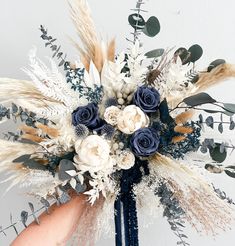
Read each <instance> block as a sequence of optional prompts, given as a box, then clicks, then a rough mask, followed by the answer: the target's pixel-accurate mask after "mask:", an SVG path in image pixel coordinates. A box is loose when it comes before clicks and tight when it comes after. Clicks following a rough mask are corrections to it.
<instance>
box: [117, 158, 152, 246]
mask: <svg viewBox="0 0 235 246" xmlns="http://www.w3.org/2000/svg"><path fill="white" fill-rule="evenodd" d="M145 175H149V169H148V161H146V160H140V159H137V158H136V160H135V165H134V166H133V167H132V168H130V169H128V170H124V171H123V173H122V176H121V180H120V188H121V189H120V194H119V195H118V197H117V199H116V201H115V204H114V211H115V241H116V246H122V245H123V239H122V238H123V235H122V223H123V225H124V226H123V227H124V241H125V246H138V245H139V238H138V217H137V208H136V197H135V194H134V192H133V187H134V185H136V184H139V183H140V182H141V180H142V178H143V176H145ZM122 215H123V216H122ZM122 218H123V221H122Z"/></svg>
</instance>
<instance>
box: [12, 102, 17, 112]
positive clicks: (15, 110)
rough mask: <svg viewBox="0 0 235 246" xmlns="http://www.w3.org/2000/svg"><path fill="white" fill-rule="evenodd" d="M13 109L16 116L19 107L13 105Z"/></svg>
mask: <svg viewBox="0 0 235 246" xmlns="http://www.w3.org/2000/svg"><path fill="white" fill-rule="evenodd" d="M11 108H12V113H13V114H16V113H17V111H18V107H17V105H15V104H14V103H12V105H11Z"/></svg>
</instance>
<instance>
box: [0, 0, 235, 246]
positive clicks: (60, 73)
mask: <svg viewBox="0 0 235 246" xmlns="http://www.w3.org/2000/svg"><path fill="white" fill-rule="evenodd" d="M69 6H70V10H71V11H70V13H71V18H72V20H73V22H74V25H75V28H76V30H77V33H78V35H79V38H80V41H79V42H77V41H73V42H74V45H75V47H76V48H77V50H78V52H79V54H80V59H79V60H78V61H74V62H73V61H69V60H68V59H67V57H66V55H65V53H64V52H62V51H61V50H62V48H61V46H60V45H58V44H57V40H56V39H55V38H53V37H52V36H50V35H49V33H48V30H47V29H46V28H45V27H44V26H40V32H41V38H42V40H43V41H44V42H45V46H46V47H48V48H50V49H51V51H52V56H53V58H54V59H49V66H48V65H46V64H45V63H44V62H43V61H41V60H40V59H39V58H37V56H36V50H35V49H34V50H32V51H31V52H30V54H29V59H30V65H29V67H28V68H25V69H24V71H25V72H26V73H27V74H28V76H29V78H30V80H29V81H25V80H19V79H9V78H1V79H0V100H1V102H2V105H1V106H0V119H1V121H2V122H4V121H5V120H9V119H12V120H14V121H15V122H16V123H19V122H22V123H21V124H20V125H19V131H18V132H16V133H13V132H9V133H7V134H5V140H0V143H1V146H2V147H1V151H0V171H1V172H4V173H6V174H7V175H8V178H7V179H6V181H11V182H12V183H11V185H10V186H9V189H10V188H11V187H13V186H14V185H18V186H21V187H29V190H30V194H31V195H33V196H35V197H37V198H39V200H40V201H41V203H42V205H43V207H42V209H46V210H47V209H48V208H49V206H50V204H51V203H53V202H54V201H56V202H57V204H58V205H60V204H64V203H67V202H69V201H70V199H71V197H70V193H69V192H70V191H71V190H73V191H74V192H75V193H76V194H77V195H78V196H79V195H80V194H85V195H87V199H88V201H89V202H90V204H91V206H89V209H87V211H85V212H84V215H83V217H82V219H81V221H80V223H79V226H78V228H77V233H78V234H79V237H76V236H75V242H76V243H79V244H78V245H89V243H94V242H95V240H96V239H97V238H98V237H99V235H100V233H101V232H103V231H106V232H108V233H109V232H112V227H110V219H111V218H112V217H113V218H114V222H115V223H114V225H115V228H114V231H115V240H116V245H118V246H120V245H124V244H125V245H128V246H137V245H139V240H138V216H137V212H138V209H142V210H145V211H146V212H148V213H149V215H150V216H153V215H154V214H155V213H156V211H159V209H161V211H163V215H164V216H165V217H166V218H167V220H168V222H169V224H170V226H171V229H172V230H173V231H174V232H175V234H176V235H177V236H178V239H179V240H178V242H177V245H189V244H188V242H186V239H187V236H186V235H184V233H183V232H182V230H183V227H184V222H185V221H187V222H189V223H190V224H191V225H192V226H193V227H195V228H196V229H197V230H198V231H199V232H201V231H203V232H206V233H212V234H213V235H215V234H216V233H217V231H218V230H220V229H226V228H228V227H229V225H230V222H231V220H232V218H233V216H232V213H233V208H232V204H233V201H232V200H231V199H229V198H227V197H226V195H225V193H224V192H222V191H220V190H219V189H217V188H215V187H214V186H213V184H211V183H210V182H209V181H208V180H207V178H206V177H205V172H204V171H202V168H199V167H198V165H197V164H198V163H200V165H201V164H203V166H205V170H207V171H209V172H212V173H223V172H225V173H226V174H227V175H228V176H230V177H233V178H234V177H235V171H234V170H235V166H224V165H223V164H222V163H223V161H224V160H225V159H226V157H227V153H228V151H230V150H231V151H232V150H234V149H235V147H234V146H233V145H232V144H229V143H228V142H227V141H225V142H218V141H215V140H214V138H213V137H212V138H206V137H204V130H205V129H206V127H210V128H215V127H217V128H218V131H219V132H220V134H223V130H224V126H225V125H228V126H229V129H230V130H231V131H233V130H234V129H235V122H234V119H233V115H234V114H235V105H234V104H231V103H226V102H224V103H222V102H218V101H217V100H216V99H214V98H212V97H211V96H210V95H208V94H207V93H205V92H204V91H205V90H206V89H207V88H208V87H210V86H213V85H215V84H217V83H219V82H221V81H223V80H225V79H227V78H229V77H234V76H235V66H233V65H230V64H228V63H226V62H225V60H223V59H217V60H215V61H213V62H212V63H210V65H209V66H208V68H207V69H206V70H204V71H198V70H197V69H196V66H195V63H196V61H197V60H198V59H200V58H201V56H202V54H203V50H202V48H201V46H200V45H197V44H194V45H192V46H191V47H189V48H188V49H186V48H183V47H180V48H178V49H168V50H164V49H161V48H160V49H159V48H157V49H154V50H151V51H148V52H144V51H143V50H144V49H145V47H144V44H142V43H141V35H147V36H149V37H155V36H156V35H157V34H158V33H159V31H160V23H159V21H158V19H157V18H156V17H155V16H151V17H149V18H146V19H145V18H144V17H143V16H142V6H143V1H142V0H137V3H136V8H135V9H134V11H135V12H134V13H133V14H131V15H130V16H129V17H128V22H129V24H130V27H131V28H132V29H133V32H132V35H133V39H128V41H129V47H128V49H127V50H126V51H124V52H121V53H119V54H116V52H115V40H114V39H112V40H110V41H108V42H105V41H104V40H103V39H100V38H99V36H98V35H97V32H96V28H95V25H94V22H93V20H92V18H91V14H90V11H89V8H88V5H87V2H86V0H71V1H70V5H69ZM57 61H58V65H57ZM9 103H11V106H9V105H10V104H9ZM202 111H204V112H205V113H207V114H209V115H207V116H206V117H205V116H204V115H205V114H200V112H202ZM214 115H220V120H218V121H217V120H215V119H214V117H213V116H214ZM30 209H31V211H32V214H33V215H34V218H35V220H36V221H37V222H38V223H39V220H38V219H37V216H36V215H35V211H34V206H33V204H31V203H30ZM215 215H216V216H215ZM27 218H28V213H27V212H26V211H23V212H22V213H21V222H22V223H23V224H26V222H27ZM11 226H12V227H14V228H15V226H16V224H12V225H11ZM11 226H10V227H11ZM110 228H111V229H110ZM6 229H7V228H6ZM6 229H2V230H1V232H2V233H5V231H6ZM91 232H92V233H93V236H92V237H90V234H91Z"/></svg>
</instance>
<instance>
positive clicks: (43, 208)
mask: <svg viewBox="0 0 235 246" xmlns="http://www.w3.org/2000/svg"><path fill="white" fill-rule="evenodd" d="M45 208H46V207H45V206H43V207H41V208H39V209H37V210H35V212H34V213H31V214H29V215H28V217H33V216H34V214H35V213H38V212H41V211H42V210H45ZM19 223H23V221H22V220H21V219H20V220H18V221H16V222H14V223H12V224H11V225H9V226H7V227H5V228H3V229H1V230H0V233H3V234H4V235H6V233H5V231H6V230H8V229H10V228H12V227H13V228H14V227H15V226H16V225H17V224H19Z"/></svg>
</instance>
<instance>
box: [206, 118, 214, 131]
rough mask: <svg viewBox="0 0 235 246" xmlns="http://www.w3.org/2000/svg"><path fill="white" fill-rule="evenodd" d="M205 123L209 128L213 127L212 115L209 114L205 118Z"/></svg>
mask: <svg viewBox="0 0 235 246" xmlns="http://www.w3.org/2000/svg"><path fill="white" fill-rule="evenodd" d="M205 122H206V125H207V126H209V127H210V128H212V129H213V128H214V119H213V117H212V116H209V117H207V118H206V121H205Z"/></svg>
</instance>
